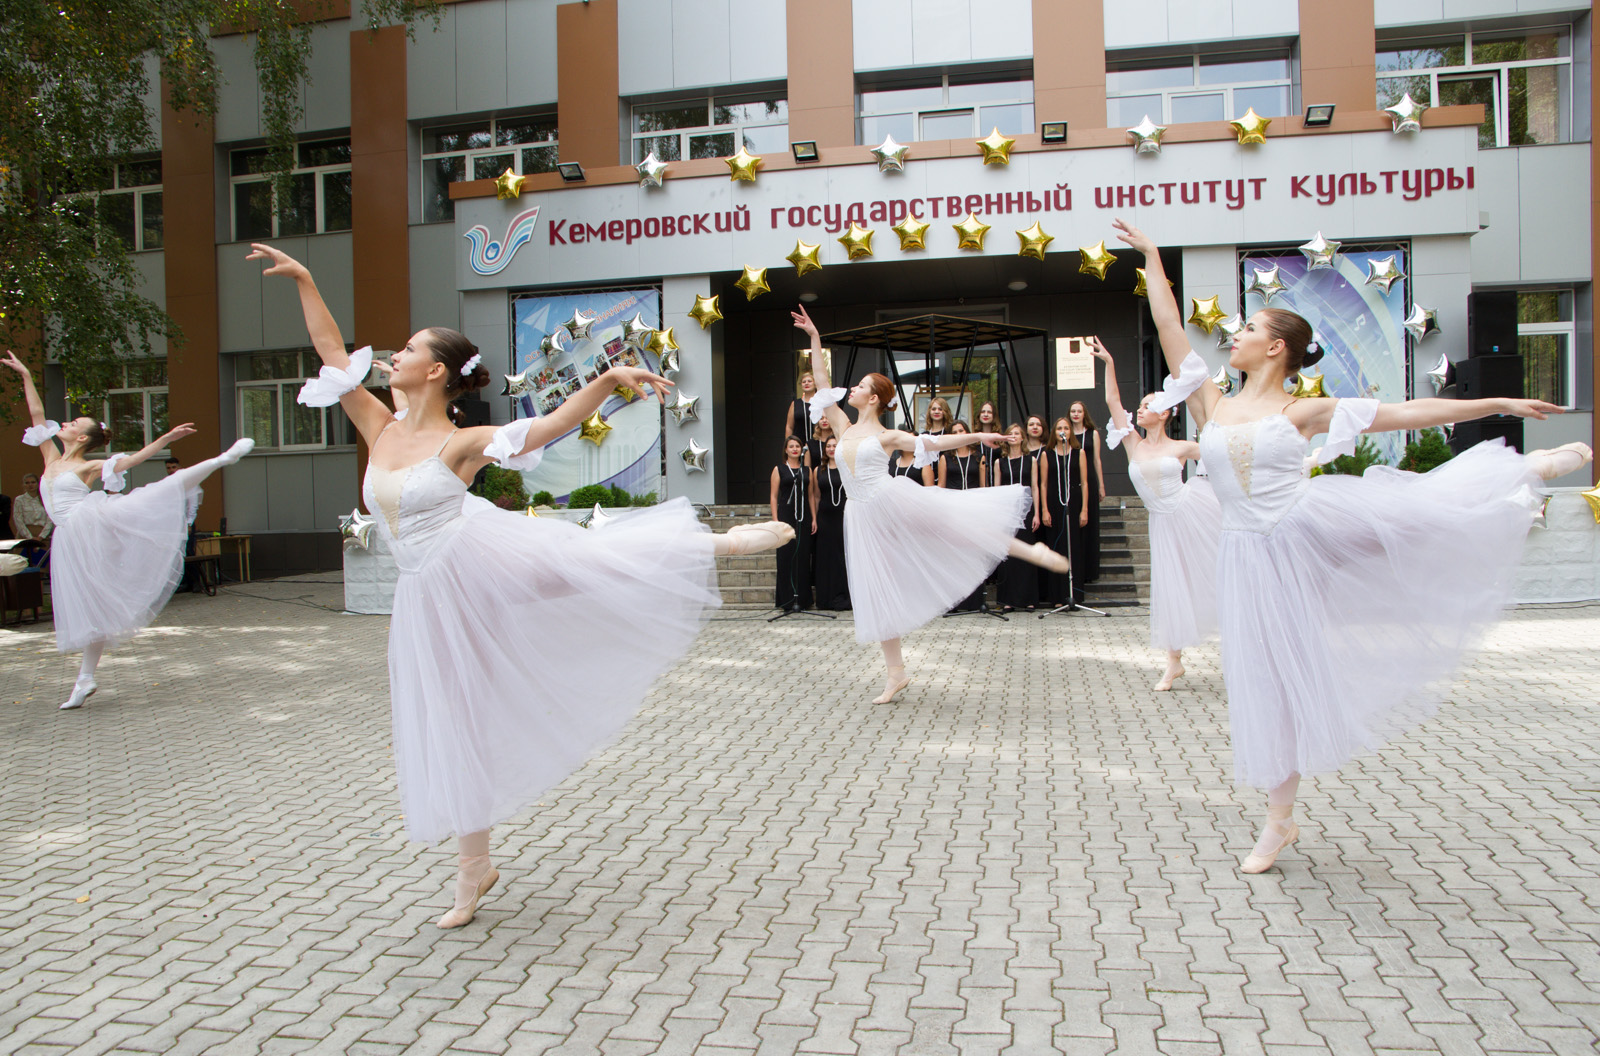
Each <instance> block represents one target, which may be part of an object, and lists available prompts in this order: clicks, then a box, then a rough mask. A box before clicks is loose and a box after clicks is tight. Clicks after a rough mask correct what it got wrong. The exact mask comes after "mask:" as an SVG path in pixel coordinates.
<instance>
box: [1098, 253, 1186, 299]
mask: <svg viewBox="0 0 1600 1056" xmlns="http://www.w3.org/2000/svg"><path fill="white" fill-rule="evenodd" d="M1101 244H1102V245H1104V243H1101ZM1133 273H1134V275H1136V276H1138V277H1137V278H1135V279H1134V280H1133V294H1134V296H1135V297H1148V296H1150V286H1149V277H1148V276H1146V275H1145V273H1144V269H1143V268H1134V269H1133ZM1167 287H1168V288H1169V289H1170V288H1171V287H1172V280H1171V279H1168V280H1167Z"/></svg>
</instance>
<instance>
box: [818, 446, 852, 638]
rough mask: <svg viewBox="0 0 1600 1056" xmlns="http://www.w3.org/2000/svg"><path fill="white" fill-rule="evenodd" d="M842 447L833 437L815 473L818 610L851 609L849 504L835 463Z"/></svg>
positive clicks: (837, 465)
mask: <svg viewBox="0 0 1600 1056" xmlns="http://www.w3.org/2000/svg"><path fill="white" fill-rule="evenodd" d="M824 421H826V419H824ZM817 424H818V425H821V424H822V423H821V422H819V423H817ZM838 446H839V441H838V440H836V439H834V438H832V437H829V438H828V440H827V442H826V443H825V444H824V445H823V448H822V452H823V461H822V464H821V465H819V466H817V467H816V468H814V469H812V470H811V523H812V530H813V532H814V534H813V536H812V541H813V542H814V543H815V545H816V561H815V562H814V564H813V568H814V570H815V572H816V575H815V577H814V578H815V580H816V590H815V593H816V596H817V607H818V608H822V609H835V610H837V609H848V608H849V607H850V579H849V577H848V575H847V573H846V571H845V564H844V507H845V503H846V502H847V501H849V500H848V499H847V498H846V496H845V493H844V481H843V480H841V479H840V477H839V464H838V463H837V462H835V461H834V449H835V448H837V447H838Z"/></svg>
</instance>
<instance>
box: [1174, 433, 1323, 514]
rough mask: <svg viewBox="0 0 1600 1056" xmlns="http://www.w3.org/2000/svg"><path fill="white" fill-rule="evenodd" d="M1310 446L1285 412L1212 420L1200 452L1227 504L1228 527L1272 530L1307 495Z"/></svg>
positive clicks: (1224, 505) (1224, 508) (1202, 437)
mask: <svg viewBox="0 0 1600 1056" xmlns="http://www.w3.org/2000/svg"><path fill="white" fill-rule="evenodd" d="M1306 447H1307V444H1306V438H1305V437H1303V436H1301V435H1300V430H1298V429H1296V428H1295V425H1294V422H1292V421H1290V420H1289V418H1288V417H1286V416H1285V415H1282V414H1272V415H1268V416H1267V417H1265V418H1261V419H1257V420H1256V421H1253V422H1228V423H1222V422H1216V421H1212V422H1208V423H1206V427H1205V428H1204V429H1203V430H1201V432H1200V454H1201V456H1202V457H1204V459H1205V462H1206V466H1207V467H1208V468H1209V470H1210V473H1211V482H1212V484H1213V485H1214V486H1215V487H1216V491H1217V500H1218V501H1219V502H1220V503H1221V504H1222V527H1223V528H1224V529H1225V530H1235V531H1247V532H1260V533H1263V534H1270V533H1271V532H1272V530H1273V528H1274V527H1276V526H1277V524H1278V522H1279V521H1281V520H1283V518H1284V517H1285V516H1286V515H1287V514H1288V513H1289V511H1290V510H1292V509H1293V508H1294V507H1295V504H1296V503H1298V502H1299V501H1300V498H1301V496H1302V495H1304V494H1305V490H1306V486H1307V484H1308V483H1309V481H1308V480H1307V478H1306V473H1305V459H1306Z"/></svg>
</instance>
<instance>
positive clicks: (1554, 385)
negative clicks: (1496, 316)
mask: <svg viewBox="0 0 1600 1056" xmlns="http://www.w3.org/2000/svg"><path fill="white" fill-rule="evenodd" d="M1573 337H1574V327H1573V322H1572V291H1571V290H1524V291H1522V292H1519V293H1518V294H1517V352H1518V354H1520V355H1521V356H1522V393H1523V395H1524V396H1526V397H1528V398H1529V399H1533V400H1548V401H1550V402H1551V403H1555V404H1559V405H1561V406H1562V407H1571V406H1573V399H1572V398H1573V392H1574V389H1575V382H1576V379H1575V378H1574V377H1573V362H1572V342H1573Z"/></svg>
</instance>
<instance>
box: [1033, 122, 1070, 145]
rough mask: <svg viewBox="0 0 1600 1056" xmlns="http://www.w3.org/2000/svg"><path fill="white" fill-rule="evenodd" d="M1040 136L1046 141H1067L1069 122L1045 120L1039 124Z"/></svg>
mask: <svg viewBox="0 0 1600 1056" xmlns="http://www.w3.org/2000/svg"><path fill="white" fill-rule="evenodd" d="M1039 138H1040V139H1042V140H1044V141H1045V142H1046V143H1065V142H1066V141H1067V123H1066V122H1065V121H1045V122H1043V123H1042V124H1040V125H1039Z"/></svg>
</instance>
